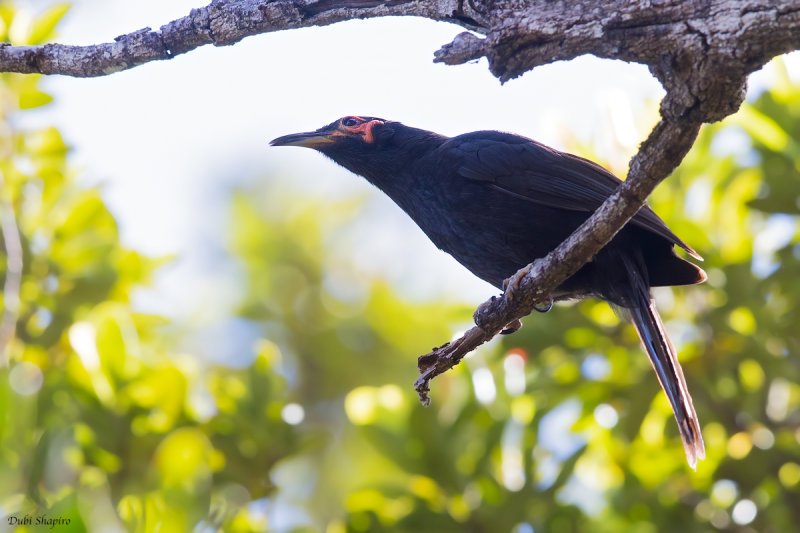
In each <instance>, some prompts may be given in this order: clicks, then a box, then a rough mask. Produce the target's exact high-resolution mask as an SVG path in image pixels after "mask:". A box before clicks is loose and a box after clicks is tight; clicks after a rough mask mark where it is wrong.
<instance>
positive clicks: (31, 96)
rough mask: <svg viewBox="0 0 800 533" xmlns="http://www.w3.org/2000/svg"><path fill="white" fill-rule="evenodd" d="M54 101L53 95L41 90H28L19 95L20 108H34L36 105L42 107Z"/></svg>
mask: <svg viewBox="0 0 800 533" xmlns="http://www.w3.org/2000/svg"><path fill="white" fill-rule="evenodd" d="M52 101H53V97H52V96H50V95H49V94H47V93H45V92H42V91H39V90H33V91H26V92H24V93H22V94H20V95H19V108H20V109H33V108H34V107H41V106H43V105H45V104H49V103H50V102H52Z"/></svg>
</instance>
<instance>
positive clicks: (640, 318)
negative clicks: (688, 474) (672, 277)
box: [626, 265, 706, 469]
mask: <svg viewBox="0 0 800 533" xmlns="http://www.w3.org/2000/svg"><path fill="white" fill-rule="evenodd" d="M626 266H628V267H629V268H627V270H628V273H629V276H631V277H633V278H638V279H632V280H631V281H632V282H633V283H632V285H633V289H634V290H633V292H634V294H633V295H631V296H632V301H630V302H629V306H628V311H629V312H630V314H631V319H632V320H633V325H634V326H635V327H636V331H637V332H638V333H639V338H640V339H641V340H642V344H644V348H645V350H646V351H647V355H648V357H649V358H650V363H652V365H653V368H654V369H655V371H656V375H658V381H659V382H660V383H661V387H662V388H663V389H664V392H665V393H666V395H667V399H668V400H669V403H670V405H671V406H672V411H673V412H674V413H675V420H677V422H678V430H679V431H680V434H681V440H683V447H684V449H685V451H686V460H687V461H688V462H689V466H691V467H692V469H697V460H698V459H705V456H706V452H705V446H704V444H703V436H702V434H701V433H700V424H699V422H698V420H697V413H696V412H695V410H694V404H693V403H692V397H691V396H690V395H689V388H688V387H687V386H686V379H685V378H684V377H683V370H682V369H681V365H680V363H679V362H678V353H677V352H676V351H675V347H674V346H673V345H672V342H670V340H669V338H668V337H667V333H666V331H665V330H664V323H663V322H662V321H661V317H660V316H659V314H658V311H657V310H656V306H655V303H654V302H653V298H652V296H651V295H650V289H649V288H648V285H647V283H646V282H645V281H644V280H643V279H642V278H641V274H640V271H639V270H638V269H636V268H630V266H631V265H626Z"/></svg>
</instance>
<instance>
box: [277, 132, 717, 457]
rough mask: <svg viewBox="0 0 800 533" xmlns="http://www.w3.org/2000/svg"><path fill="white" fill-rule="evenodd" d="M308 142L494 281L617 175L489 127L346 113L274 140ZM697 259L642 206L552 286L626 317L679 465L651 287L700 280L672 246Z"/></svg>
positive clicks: (547, 247) (683, 429)
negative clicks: (436, 127)
mask: <svg viewBox="0 0 800 533" xmlns="http://www.w3.org/2000/svg"><path fill="white" fill-rule="evenodd" d="M270 144H272V145H273V146H304V147H306V148H313V149H315V150H317V151H319V152H322V153H323V154H324V155H326V156H328V157H329V158H331V159H333V160H334V161H335V162H336V163H338V164H340V165H341V166H343V167H345V168H346V169H348V170H350V171H352V172H354V173H356V174H359V175H361V176H363V177H364V178H366V179H367V181H369V182H370V183H372V184H373V185H375V186H377V187H378V188H379V189H381V190H382V191H383V192H384V193H386V194H387V195H389V197H390V198H391V199H392V200H394V202H395V203H397V205H399V206H400V207H401V208H402V209H403V210H404V211H405V212H406V213H407V214H408V215H409V216H410V217H411V218H412V219H413V220H414V222H416V224H417V225H418V226H419V227H420V228H421V229H422V231H424V232H425V234H426V235H427V236H428V237H429V238H430V239H431V240H432V241H433V243H434V244H436V246H438V247H439V248H440V249H442V250H444V251H445V252H447V253H449V254H450V255H452V256H453V257H454V258H455V259H456V260H457V261H458V262H459V263H461V264H462V265H464V266H465V267H467V269H469V270H470V271H471V272H472V273H473V274H475V275H476V276H478V277H479V278H481V279H483V280H485V281H488V282H489V283H491V284H492V285H494V286H495V287H498V288H501V289H504V286H503V281H504V280H505V279H506V278H508V277H509V276H511V275H512V274H514V273H515V272H516V271H517V270H519V269H520V268H522V267H524V266H525V265H527V264H528V263H530V262H532V261H533V260H535V259H536V258H539V257H543V256H545V255H546V254H547V253H548V252H550V251H551V250H553V249H554V248H555V247H556V246H557V245H558V244H559V243H561V241H563V240H564V239H565V238H566V237H568V236H569V235H570V234H571V233H572V232H573V231H574V230H575V229H576V228H577V227H578V226H579V225H580V224H581V223H583V222H584V221H585V220H586V219H587V218H588V217H589V215H591V213H592V212H593V211H594V210H595V209H596V208H597V207H599V206H600V204H601V203H602V202H603V201H604V200H605V199H606V198H608V197H609V196H610V195H611V194H612V193H613V192H614V190H615V189H616V188H617V186H618V185H619V184H620V183H621V181H620V180H619V179H618V178H617V177H615V176H614V175H612V174H611V173H610V172H608V171H607V170H606V169H604V168H603V167H601V166H600V165H597V164H596V163H593V162H592V161H589V160H587V159H583V158H581V157H577V156H574V155H570V154H567V153H564V152H560V151H558V150H554V149H553V148H549V147H547V146H545V145H543V144H541V143H538V142H536V141H533V140H531V139H527V138H525V137H521V136H519V135H513V134H510V133H501V132H498V131H476V132H473V133H466V134H464V135H458V136H457V137H445V136H443V135H438V134H436V133H433V132H430V131H425V130H421V129H417V128H412V127H409V126H405V125H403V124H401V123H399V122H393V121H389V120H384V119H380V118H375V117H358V116H348V117H344V118H342V119H339V120H337V121H335V122H333V123H331V124H329V125H327V126H324V127H322V128H320V129H318V130H316V131H312V132H307V133H295V134H292V135H286V136H283V137H279V138H277V139H275V140H273V141H272V142H271V143H270ZM675 245H678V246H680V247H681V248H683V249H684V250H685V251H686V252H687V253H688V254H689V255H691V256H692V257H694V258H696V259H701V258H700V256H699V255H697V253H696V252H695V251H694V250H692V249H691V248H690V247H689V246H688V245H687V244H686V243H684V242H683V241H682V240H680V239H679V238H678V237H677V236H676V235H675V234H674V233H672V232H671V231H670V230H669V228H667V226H666V224H664V222H663V221H662V220H661V219H660V218H659V217H658V215H656V214H655V212H654V211H653V210H652V209H650V208H649V207H648V206H644V207H642V208H641V209H640V210H639V212H638V213H637V214H636V216H634V217H633V218H632V219H631V220H630V222H628V224H627V225H626V226H625V227H624V228H623V229H622V230H621V231H620V232H619V233H618V234H617V235H616V236H615V237H614V239H613V240H612V241H611V242H610V243H608V245H606V246H605V247H604V248H603V249H602V250H601V251H600V252H599V253H598V254H597V256H596V257H595V258H594V259H593V260H592V261H590V262H589V263H587V264H586V265H584V266H583V267H582V268H581V269H580V270H579V271H578V272H577V273H576V274H575V275H573V276H572V277H571V278H569V279H567V280H566V281H565V282H564V283H563V284H562V285H561V286H560V287H558V288H557V290H556V292H555V294H553V295H552V296H553V297H554V299H556V300H564V299H576V298H584V297H588V296H594V297H597V298H600V299H602V300H606V301H608V302H609V303H611V304H612V305H613V306H615V307H617V308H622V309H624V310H625V311H627V313H628V314H629V315H630V317H631V319H632V321H633V324H634V326H635V327H636V330H637V332H638V333H639V337H640V338H641V340H642V343H643V344H644V347H645V349H646V350H647V355H648V356H649V357H650V362H651V363H652V364H653V368H654V369H655V371H656V374H657V375H658V380H659V381H660V382H661V386H662V387H663V388H664V392H665V393H666V395H667V398H668V399H669V402H670V404H671V405H672V409H673V412H674V413H675V418H676V420H677V421H678V428H679V430H680V434H681V438H682V440H683V446H684V448H685V450H686V457H687V460H688V461H689V465H690V466H691V467H692V468H696V465H697V459H703V458H704V457H705V449H704V446H703V437H702V435H701V433H700V425H699V423H698V420H697V414H696V413H695V410H694V405H693V404H692V399H691V397H690V396H689V391H688V388H687V386H686V380H685V379H684V377H683V371H682V370H681V366H680V364H679V363H678V357H677V352H676V351H675V348H674V347H673V345H672V343H671V342H670V340H669V339H668V338H667V335H666V332H665V330H664V324H663V322H662V321H661V317H660V316H659V314H658V311H657V310H656V308H655V304H654V302H653V298H652V296H651V295H650V287H661V286H669V285H690V284H694V283H700V282H702V281H704V280H705V279H706V275H705V273H704V272H703V271H702V270H701V269H700V268H699V267H697V266H696V265H694V264H692V263H690V262H688V261H685V260H684V259H681V258H680V257H678V256H677V255H676V254H675V249H674V246H675Z"/></svg>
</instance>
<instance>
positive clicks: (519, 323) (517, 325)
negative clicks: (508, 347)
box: [500, 319, 522, 335]
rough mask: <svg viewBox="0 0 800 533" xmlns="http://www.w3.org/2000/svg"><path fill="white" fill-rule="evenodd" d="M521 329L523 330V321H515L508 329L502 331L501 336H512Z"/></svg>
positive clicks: (507, 326)
mask: <svg viewBox="0 0 800 533" xmlns="http://www.w3.org/2000/svg"><path fill="white" fill-rule="evenodd" d="M520 329H522V321H521V320H520V319H516V320H515V321H513V322H509V323H508V324H506V327H504V328H503V329H502V331H500V335H511V334H512V333H516V332H517V331H519V330H520Z"/></svg>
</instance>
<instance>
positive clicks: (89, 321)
mask: <svg viewBox="0 0 800 533" xmlns="http://www.w3.org/2000/svg"><path fill="white" fill-rule="evenodd" d="M64 11H65V7H64V6H57V7H54V8H52V9H51V10H50V11H48V12H47V13H45V14H44V15H43V16H42V17H41V18H40V19H38V20H36V21H35V22H33V23H27V24H23V23H22V22H19V19H18V18H16V17H15V11H14V8H13V7H12V6H11V4H8V3H4V4H2V5H0V34H1V35H0V37H2V39H3V40H11V41H12V42H14V43H17V44H24V43H39V42H44V41H46V40H48V39H49V38H51V34H52V31H53V30H54V28H55V26H56V24H57V22H58V19H59V18H60V17H61V16H62V15H63V13H64ZM777 70H778V71H779V72H781V73H782V74H783V76H782V77H780V78H779V79H778V80H777V81H776V82H775V84H774V86H773V87H772V88H771V89H770V90H769V91H766V92H764V93H763V94H762V95H760V96H759V97H758V98H757V99H755V100H754V101H752V102H751V103H748V104H746V105H744V106H743V107H742V110H741V111H740V112H739V113H738V114H737V115H735V116H733V117H731V118H729V119H728V120H726V121H725V122H723V123H721V124H718V125H713V126H708V127H706V128H704V129H703V131H702V133H701V136H700V138H699V139H698V141H697V143H696V144H695V147H694V148H693V149H692V151H691V152H690V154H689V155H688V156H687V158H686V160H685V161H684V162H683V164H682V165H681V167H680V169H679V170H678V171H677V172H676V173H675V175H673V176H672V177H671V178H670V179H669V180H668V181H667V182H665V183H664V184H663V185H662V186H661V187H660V188H659V189H658V190H657V191H656V193H655V194H654V196H653V198H652V202H651V203H652V205H653V207H654V208H655V209H656V211H658V212H659V213H660V214H661V215H662V216H663V217H664V218H665V220H666V221H667V222H668V223H669V224H670V226H671V227H672V228H673V229H674V230H675V231H676V233H677V234H679V235H681V236H682V237H683V238H685V239H686V240H687V242H689V243H691V244H692V246H694V247H695V248H697V249H698V250H700V251H701V252H702V253H703V254H704V255H705V256H706V262H705V264H704V266H705V268H706V269H707V270H708V273H709V280H708V282H707V283H706V284H704V285H701V286H698V287H689V288H679V289H675V290H673V291H670V290H659V291H658V292H657V298H658V300H659V306H660V308H661V309H662V313H663V315H664V318H665V320H666V321H667V327H668V329H669V330H670V332H671V333H672V336H673V340H674V341H675V343H676V345H677V346H678V348H679V350H680V352H681V358H682V361H683V364H684V369H685V372H686V375H687V380H688V382H689V386H690V389H691V391H692V393H693V396H694V399H695V404H696V407H697V411H698V414H699V416H700V419H701V423H702V425H703V430H704V435H705V439H706V448H707V455H708V456H707V459H706V460H705V461H702V462H701V463H700V464H699V465H698V470H697V472H696V473H695V472H692V471H691V470H689V468H688V467H687V465H686V462H685V459H684V456H683V448H682V446H681V444H680V440H679V437H678V435H677V431H676V428H675V424H674V421H673V418H672V414H671V412H670V409H669V406H668V404H667V402H666V400H665V399H664V398H663V394H662V393H661V391H660V388H659V386H658V384H657V382H656V379H655V376H654V375H653V373H652V370H651V368H650V365H649V363H648V362H647V358H646V357H645V356H644V354H643V353H642V352H641V349H640V347H639V343H638V340H637V337H636V334H635V332H634V331H633V329H632V327H630V326H629V325H628V324H625V323H621V322H620V321H619V320H618V319H617V317H616V316H615V315H614V314H613V313H612V312H611V310H610V309H609V308H608V306H607V305H606V304H604V303H602V302H595V301H586V302H582V303H580V304H577V305H573V306H559V307H557V308H556V309H554V310H553V311H551V312H550V313H547V314H544V315H541V314H536V316H533V317H530V318H528V319H527V320H526V325H525V328H523V329H522V330H521V331H520V332H519V333H516V334H514V335H511V336H508V337H504V338H503V339H502V340H498V341H494V342H493V343H491V344H490V345H489V346H487V347H484V348H483V349H481V350H479V351H478V352H477V353H475V354H473V355H472V356H471V357H469V358H468V359H467V360H465V362H464V363H463V364H462V365H460V366H459V367H456V368H455V369H454V370H453V371H451V372H449V373H448V374H447V375H445V376H443V377H441V378H439V379H437V381H436V382H435V383H434V390H433V395H434V396H433V397H434V404H433V406H432V407H430V408H428V409H424V408H422V407H421V406H420V405H419V404H418V402H417V399H416V395H415V394H414V392H413V389H412V387H411V383H412V382H413V380H414V378H415V373H416V372H415V366H416V365H415V362H416V361H415V357H416V356H417V355H419V354H422V353H425V352H426V351H428V350H429V349H430V347H431V346H434V345H436V344H440V343H441V342H443V341H444V340H446V339H447V338H449V337H450V336H452V335H453V334H454V332H455V331H456V330H457V329H458V328H460V327H463V326H464V322H465V321H467V320H468V319H469V316H470V312H471V307H470V306H468V305H465V304H463V303H453V302H430V303H419V302H410V301H408V300H407V299H405V298H404V297H403V295H402V294H398V292H397V290H396V289H395V288H393V287H391V286H390V285H389V284H387V282H386V281H384V280H382V279H379V278H375V277H374V276H371V275H369V274H367V273H365V272H362V271H360V270H359V267H358V266H357V261H354V260H353V258H352V257H350V256H349V255H348V254H351V253H352V251H351V250H348V249H342V247H341V246H340V243H341V242H342V239H341V235H342V234H344V233H346V232H348V231H349V230H350V226H349V224H350V222H351V221H352V220H354V219H355V218H357V217H358V216H359V215H360V213H361V209H362V202H361V201H360V200H353V201H338V202H333V201H321V200H310V199H308V198H304V197H302V196H294V197H292V196H287V195H286V194H285V193H283V194H282V193H280V192H279V191H277V189H276V188H275V187H271V186H264V187H257V188H254V189H253V190H246V191H241V192H239V193H237V194H236V195H234V197H233V198H231V219H232V227H231V238H230V252H231V254H232V255H234V256H235V257H237V258H238V259H239V262H240V265H241V271H242V274H243V282H244V283H245V285H246V287H247V290H246V291H245V294H246V296H245V297H244V298H243V301H242V302H241V305H240V309H239V314H240V316H241V317H242V318H243V319H245V320H248V321H250V322H251V323H253V324H256V325H257V326H258V327H259V328H260V329H261V338H262V340H260V341H259V342H258V343H256V345H255V346H254V347H253V350H252V353H251V354H249V357H248V360H249V361H251V363H250V364H248V365H247V366H245V367H244V368H227V367H223V366H215V365H209V364H206V363H203V362H201V361H199V360H198V359H196V358H195V357H193V356H192V355H191V354H188V355H187V354H181V353H179V352H178V351H177V350H176V348H175V347H176V346H177V343H176V338H175V337H174V336H173V335H171V334H168V333H167V331H169V330H168V329H165V327H164V326H166V325H168V323H167V321H166V320H165V319H163V318H161V317H157V316H149V315H143V314H141V313H137V312H136V310H135V309H133V308H132V307H131V302H130V296H131V292H132V291H133V290H134V289H135V288H136V287H140V286H143V285H146V284H147V283H148V282H149V280H150V278H151V275H152V274H153V272H154V270H155V269H156V268H157V267H158V266H159V264H161V263H162V261H160V260H155V259H152V258H148V257H144V256H142V255H141V254H139V253H137V252H136V251H134V250H129V249H126V248H125V247H124V246H122V245H121V244H120V242H119V234H118V231H117V226H116V223H115V220H114V218H113V216H112V215H111V213H109V211H108V209H107V208H106V206H105V204H104V202H103V199H102V196H101V195H100V194H99V192H98V191H97V190H96V189H86V188H83V187H80V186H78V185H77V184H76V182H75V174H74V172H73V171H71V170H70V168H69V166H68V164H67V154H68V151H69V150H68V147H67V145H66V144H65V143H64V141H63V139H62V138H61V136H60V135H59V133H58V131H57V130H56V129H55V128H46V129H42V130H36V131H20V130H18V129H16V128H15V127H14V125H13V124H14V123H13V120H10V118H12V117H13V115H14V114H15V113H18V112H19V111H20V110H23V109H28V108H33V107H37V106H41V105H43V104H46V103H47V102H49V101H50V100H51V97H50V96H49V95H47V94H45V93H44V92H42V91H41V90H40V89H39V88H38V82H39V77H37V76H18V75H10V74H3V75H2V78H1V79H0V106H2V107H1V108H0V112H1V113H2V115H0V172H1V173H2V174H1V177H2V184H1V187H2V189H1V191H0V193H1V194H2V196H1V197H0V206H2V207H3V209H5V210H6V211H5V212H6V213H12V214H13V215H14V216H13V218H12V221H13V222H14V225H16V226H17V228H14V227H12V226H10V225H9V224H7V223H5V222H4V227H3V235H4V237H3V240H2V242H0V259H1V260H0V269H1V270H0V272H2V275H0V285H2V286H3V287H4V291H3V295H2V298H3V300H2V301H3V318H2V320H3V322H4V323H7V322H8V321H9V320H11V321H13V322H12V326H13V325H14V324H15V335H14V336H13V338H11V339H7V340H8V343H7V344H5V345H4V346H0V348H2V349H3V350H4V351H3V356H4V358H5V359H6V361H8V365H7V366H6V367H4V368H2V370H0V514H1V515H2V518H0V528H6V529H8V530H18V531H38V530H40V529H41V528H42V527H46V526H35V525H28V526H20V527H18V528H15V527H14V526H11V525H9V524H10V523H11V522H9V519H10V517H18V518H20V517H25V516H30V517H33V518H34V519H35V518H36V517H41V516H44V517H48V518H65V519H66V518H68V519H69V520H70V523H69V525H63V524H62V525H57V526H55V527H54V528H53V529H54V530H58V531H85V530H89V531H124V530H128V531H137V532H150V531H170V532H171V531H203V532H205V531H217V530H220V531H231V532H246V531H326V532H327V533H339V532H346V531H353V532H358V531H369V532H380V531H392V532H404V531H408V532H412V531H413V532H449V531H452V532H460V531H472V532H505V531H515V532H517V533H529V532H532V531H535V532H545V531H557V532H569V531H592V532H617V531H638V532H656V531H676V530H681V531H685V532H689V531H708V530H714V529H715V530H722V531H760V532H768V531H775V532H783V531H791V530H793V529H795V528H796V524H798V523H800V365H798V361H797V355H798V353H799V352H800V328H798V316H800V309H798V306H799V305H800V283H798V279H800V238H799V237H798V231H797V215H798V214H800V213H798V211H800V177H798V176H799V174H798V169H800V148H799V147H798V144H797V141H796V140H795V139H797V138H799V137H800V109H798V107H797V105H796V103H797V102H798V101H800V89H798V88H797V87H795V86H793V85H792V84H791V83H790V82H789V79H788V76H786V75H785V72H783V71H782V70H781V68H780V64H779V65H778V69H777ZM731 147H733V148H731ZM5 220H7V219H4V221H5ZM15 234H18V235H19V238H20V240H21V244H22V248H23V255H22V259H23V265H24V268H23V272H22V276H21V279H20V280H19V281H20V284H19V290H18V291H15V290H14V284H13V283H9V280H10V279H11V280H12V281H13V268H9V267H10V266H12V263H13V259H14V257H13V254H12V248H13V246H11V245H12V244H13V242H12V241H13V237H14V235H15ZM9 236H11V237H12V239H10V240H9ZM7 241H8V242H7ZM425 274H426V272H424V269H422V268H421V269H420V275H425ZM16 292H18V294H16ZM17 297H18V298H19V305H18V306H16V305H14V301H15V300H16V298H17ZM0 331H2V327H1V326H0Z"/></svg>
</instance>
